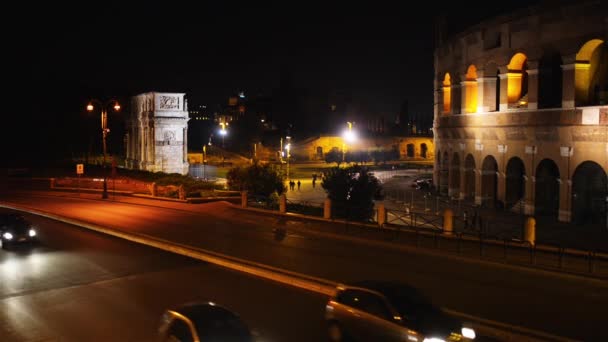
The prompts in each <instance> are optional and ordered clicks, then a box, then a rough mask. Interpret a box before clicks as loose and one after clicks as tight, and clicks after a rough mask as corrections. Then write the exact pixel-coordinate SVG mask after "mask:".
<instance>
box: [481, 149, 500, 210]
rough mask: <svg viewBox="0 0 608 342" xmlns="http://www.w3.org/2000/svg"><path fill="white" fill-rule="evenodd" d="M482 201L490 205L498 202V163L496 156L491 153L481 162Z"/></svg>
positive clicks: (492, 205)
mask: <svg viewBox="0 0 608 342" xmlns="http://www.w3.org/2000/svg"><path fill="white" fill-rule="evenodd" d="M481 169H482V170H481V203H482V204H483V205H485V206H488V207H494V206H495V204H496V194H497V190H498V175H497V172H498V163H497V162H496V158H494V156H492V155H489V156H486V157H485V158H484V159H483V163H482V164H481Z"/></svg>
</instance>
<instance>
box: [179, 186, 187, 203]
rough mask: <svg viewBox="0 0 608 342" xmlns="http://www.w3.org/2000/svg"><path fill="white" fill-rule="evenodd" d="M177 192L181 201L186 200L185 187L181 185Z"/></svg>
mask: <svg viewBox="0 0 608 342" xmlns="http://www.w3.org/2000/svg"><path fill="white" fill-rule="evenodd" d="M177 191H178V194H179V199H180V200H185V199H186V190H185V189H184V186H183V185H180V186H179V188H178V189H177Z"/></svg>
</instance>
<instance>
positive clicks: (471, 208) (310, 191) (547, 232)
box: [286, 170, 608, 252]
mask: <svg viewBox="0 0 608 342" xmlns="http://www.w3.org/2000/svg"><path fill="white" fill-rule="evenodd" d="M376 173H377V176H378V178H379V179H381V180H383V184H382V185H383V187H384V194H385V199H384V203H385V206H386V208H387V210H389V213H390V211H395V216H401V215H402V214H403V213H405V212H406V210H412V211H415V212H418V213H425V214H438V215H439V216H443V212H444V210H445V209H446V208H448V207H449V208H451V209H452V210H453V212H454V215H455V216H456V219H455V230H456V231H459V230H460V231H464V230H465V227H464V222H463V218H462V216H463V213H464V212H465V211H466V212H467V216H468V221H469V224H468V232H469V233H471V234H476V235H478V234H479V228H478V226H477V227H476V228H475V229H473V224H472V218H473V216H474V214H475V212H476V213H477V217H478V218H481V221H482V226H483V234H484V235H485V236H486V238H494V239H499V240H502V239H509V240H511V239H522V238H523V236H522V234H523V226H524V222H525V220H526V218H527V216H525V215H523V213H514V212H510V211H506V210H495V209H490V208H482V207H479V206H476V205H475V204H474V203H473V202H472V201H460V203H458V201H453V200H450V199H449V198H448V197H446V196H443V197H441V196H435V195H429V193H428V192H427V191H424V190H416V189H414V188H412V186H411V184H412V182H413V181H414V180H415V179H416V178H418V177H420V173H419V172H418V171H417V170H395V171H381V172H376ZM293 180H294V181H295V182H297V181H298V180H300V182H301V186H300V188H299V189H298V187H297V186H296V188H295V190H289V187H288V190H287V192H286V196H287V200H288V201H289V202H292V203H299V204H303V205H310V206H315V207H322V206H323V201H324V200H325V198H326V193H325V190H323V187H322V186H321V179H320V178H317V182H316V185H315V187H314V188H313V186H312V178H310V177H309V178H305V179H297V178H293ZM425 197H426V198H425ZM412 201H413V205H412ZM448 202H450V203H449V204H448ZM406 208H407V209H406ZM536 238H537V241H538V243H541V244H546V245H553V246H559V247H564V248H565V247H569V248H577V249H582V250H591V251H604V252H608V229H607V228H606V227H601V226H599V225H576V224H571V223H564V222H558V221H556V220H552V219H548V218H543V217H536Z"/></svg>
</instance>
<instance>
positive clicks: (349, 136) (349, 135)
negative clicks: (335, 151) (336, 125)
mask: <svg viewBox="0 0 608 342" xmlns="http://www.w3.org/2000/svg"><path fill="white" fill-rule="evenodd" d="M346 124H347V125H348V129H347V130H345V131H344V133H342V139H343V142H342V162H344V161H345V156H346V143H349V144H352V143H354V142H355V141H357V132H356V131H353V123H352V122H350V121H347V122H346Z"/></svg>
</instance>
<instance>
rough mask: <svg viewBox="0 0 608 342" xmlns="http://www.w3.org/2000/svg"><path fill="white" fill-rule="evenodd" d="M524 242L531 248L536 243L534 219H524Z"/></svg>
mask: <svg viewBox="0 0 608 342" xmlns="http://www.w3.org/2000/svg"><path fill="white" fill-rule="evenodd" d="M524 241H526V242H528V243H529V244H530V245H532V246H534V244H535V243H536V219H534V217H528V218H527V219H526V226H525V228H524Z"/></svg>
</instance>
